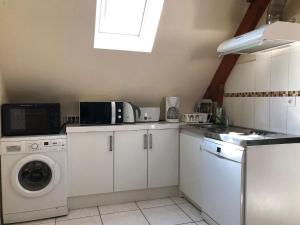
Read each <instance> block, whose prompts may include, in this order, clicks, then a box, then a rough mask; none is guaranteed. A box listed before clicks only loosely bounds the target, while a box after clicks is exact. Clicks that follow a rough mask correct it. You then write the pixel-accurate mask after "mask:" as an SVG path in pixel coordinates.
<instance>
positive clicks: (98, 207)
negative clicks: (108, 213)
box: [97, 206, 104, 225]
mask: <svg viewBox="0 0 300 225" xmlns="http://www.w3.org/2000/svg"><path fill="white" fill-rule="evenodd" d="M97 209H98V213H99V217H100V221H101V224H102V225H104V223H103V220H102V216H101V213H100V206H97Z"/></svg>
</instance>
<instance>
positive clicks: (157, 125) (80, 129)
mask: <svg viewBox="0 0 300 225" xmlns="http://www.w3.org/2000/svg"><path fill="white" fill-rule="evenodd" d="M179 125H180V123H167V122H153V123H152V122H149V123H134V124H120V125H95V126H80V125H68V126H67V128H66V132H67V133H84V132H101V131H128V130H151V129H161V130H162V129H179Z"/></svg>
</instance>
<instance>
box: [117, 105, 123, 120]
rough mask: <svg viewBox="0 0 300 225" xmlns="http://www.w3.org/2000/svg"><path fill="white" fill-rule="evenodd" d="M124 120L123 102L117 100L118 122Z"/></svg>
mask: <svg viewBox="0 0 300 225" xmlns="http://www.w3.org/2000/svg"><path fill="white" fill-rule="evenodd" d="M123 122H124V120H123V102H116V124H119V123H123Z"/></svg>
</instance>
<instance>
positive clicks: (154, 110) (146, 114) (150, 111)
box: [137, 107, 160, 122]
mask: <svg viewBox="0 0 300 225" xmlns="http://www.w3.org/2000/svg"><path fill="white" fill-rule="evenodd" d="M140 110H141V115H140V116H139V117H137V122H158V121H159V118H160V108H159V107H140Z"/></svg>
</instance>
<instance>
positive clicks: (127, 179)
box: [114, 130, 147, 191]
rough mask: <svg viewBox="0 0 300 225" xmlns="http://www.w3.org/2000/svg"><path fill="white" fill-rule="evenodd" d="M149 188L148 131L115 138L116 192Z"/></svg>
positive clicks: (132, 132)
mask: <svg viewBox="0 0 300 225" xmlns="http://www.w3.org/2000/svg"><path fill="white" fill-rule="evenodd" d="M146 188H147V130H138V131H119V132H115V136H114V191H128V190H138V189H146Z"/></svg>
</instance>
